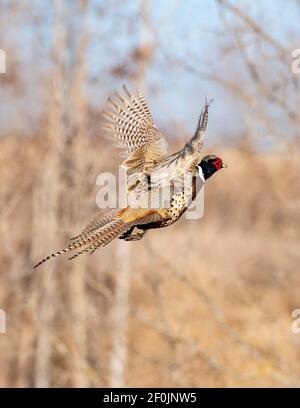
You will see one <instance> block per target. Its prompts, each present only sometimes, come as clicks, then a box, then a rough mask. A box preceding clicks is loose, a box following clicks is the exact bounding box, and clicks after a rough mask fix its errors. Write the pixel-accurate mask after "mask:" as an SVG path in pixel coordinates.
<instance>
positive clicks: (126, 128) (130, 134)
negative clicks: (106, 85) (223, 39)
mask: <svg viewBox="0 0 300 408" xmlns="http://www.w3.org/2000/svg"><path fill="white" fill-rule="evenodd" d="M123 89H124V93H125V95H126V96H122V95H120V94H119V93H117V92H116V93H115V94H114V98H109V102H110V105H111V106H110V109H109V110H105V111H104V112H103V118H104V125H103V129H104V130H105V132H106V134H107V136H108V137H109V138H110V139H113V140H114V142H115V144H116V145H117V146H118V147H121V148H123V149H125V154H126V157H127V159H126V160H125V161H124V162H123V165H124V166H125V167H126V168H127V172H128V175H131V174H134V173H138V172H144V171H151V167H153V166H154V164H155V163H157V162H160V161H161V160H163V159H165V158H166V157H167V156H168V154H169V149H168V145H167V142H166V139H165V138H164V136H163V135H162V134H161V133H160V132H159V130H158V129H157V128H156V126H155V124H154V121H153V118H152V115H151V112H150V108H149V106H148V104H147V102H146V100H145V98H144V96H143V95H142V94H141V92H140V91H139V90H137V95H133V94H132V93H130V92H129V91H128V89H127V88H126V86H123Z"/></svg>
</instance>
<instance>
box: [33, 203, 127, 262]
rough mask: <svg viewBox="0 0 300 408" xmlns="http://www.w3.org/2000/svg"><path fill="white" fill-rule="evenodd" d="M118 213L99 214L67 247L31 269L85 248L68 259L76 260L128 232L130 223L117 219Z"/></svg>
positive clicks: (110, 211) (114, 210) (117, 211)
mask: <svg viewBox="0 0 300 408" xmlns="http://www.w3.org/2000/svg"><path fill="white" fill-rule="evenodd" d="M118 213H119V210H116V209H112V210H109V211H105V212H104V213H100V214H99V215H98V216H96V217H95V218H94V219H93V220H92V221H91V222H90V223H89V224H88V225H87V226H86V228H85V229H84V230H83V232H82V233H81V234H79V235H78V236H77V237H74V238H73V239H72V242H71V244H70V245H69V246H67V247H66V248H64V249H62V250H60V251H57V252H54V253H53V254H51V255H49V256H47V257H46V258H44V259H42V260H41V261H40V262H39V263H37V264H36V265H35V266H34V267H33V269H35V268H37V267H38V266H40V265H41V264H43V263H44V262H46V261H48V260H49V259H50V258H56V257H57V256H59V255H62V254H65V253H67V252H70V251H73V250H74V249H77V248H82V247H86V248H84V249H82V250H81V251H79V252H78V253H77V254H74V255H73V256H71V257H70V258H69V259H73V258H76V257H77V256H78V255H81V254H83V253H85V252H91V250H93V252H94V250H95V249H97V248H98V247H100V246H105V245H107V244H108V243H110V242H111V241H112V240H113V239H115V238H117V237H119V236H120V235H122V234H123V233H125V232H126V231H128V230H129V229H130V228H131V226H132V223H130V222H129V223H128V222H124V221H122V220H121V219H120V218H119V216H118ZM94 243H95V244H96V248H95V247H94V246H93V244H94ZM94 248H95V249H94Z"/></svg>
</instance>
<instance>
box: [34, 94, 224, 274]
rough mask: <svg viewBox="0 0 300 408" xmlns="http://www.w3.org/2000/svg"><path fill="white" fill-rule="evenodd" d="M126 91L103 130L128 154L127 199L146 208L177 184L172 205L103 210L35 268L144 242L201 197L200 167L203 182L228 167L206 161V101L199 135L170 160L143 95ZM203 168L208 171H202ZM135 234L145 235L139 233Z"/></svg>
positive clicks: (113, 100)
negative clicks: (147, 201) (116, 242)
mask: <svg viewBox="0 0 300 408" xmlns="http://www.w3.org/2000/svg"><path fill="white" fill-rule="evenodd" d="M123 89H124V93H125V96H122V95H120V94H119V93H115V94H114V97H113V98H109V102H110V107H111V108H110V109H108V110H105V111H104V112H103V119H104V124H103V130H104V131H105V133H106V136H107V137H109V138H112V139H113V140H114V142H115V143H116V145H117V146H118V147H121V148H123V150H125V156H126V158H125V160H124V161H123V163H122V165H123V166H124V167H125V169H126V171H127V176H128V184H127V189H128V195H129V196H130V195H131V194H134V195H137V196H138V197H140V200H141V201H140V203H142V202H144V201H143V200H142V198H143V197H145V195H146V197H148V196H149V193H150V194H151V192H155V191H159V190H161V189H163V188H164V187H166V186H170V185H172V188H173V187H174V186H175V187H174V192H173V193H172V195H171V199H170V202H169V203H168V205H167V206H166V207H164V206H162V208H155V209H154V208H143V207H142V204H141V205H140V206H137V207H135V208H132V207H131V206H128V207H127V208H123V209H104V210H102V211H100V213H99V214H97V215H96V216H95V217H94V218H93V219H92V220H91V221H90V222H89V223H88V224H87V226H86V227H85V229H84V230H83V231H82V232H81V233H80V234H79V235H77V236H75V237H74V238H71V243H70V244H69V245H68V246H67V247H66V248H64V249H62V250H60V251H57V252H55V253H53V254H51V255H49V256H47V257H46V258H44V259H43V260H42V261H40V262H39V263H38V264H37V265H35V267H34V268H36V267H38V266H39V265H41V264H42V263H43V262H45V261H47V260H49V259H50V258H52V257H56V256H59V255H61V254H64V253H68V252H71V251H74V250H76V249H80V251H79V252H77V253H75V254H74V255H73V256H71V257H70V258H69V259H73V258H75V257H77V256H78V255H81V254H83V253H86V252H88V253H93V252H95V251H96V250H97V249H98V248H99V247H104V246H105V245H107V244H108V243H110V242H111V241H112V240H113V239H115V238H120V239H124V240H126V241H132V240H137V239H141V238H142V237H143V235H144V234H145V232H146V231H147V230H149V229H154V228H162V227H166V226H168V225H170V224H172V223H174V222H176V221H177V220H178V219H179V218H180V217H181V216H182V214H183V213H184V212H185V211H186V209H187V208H188V206H189V205H190V203H191V202H192V200H193V199H194V198H195V196H196V182H195V180H196V175H197V174H198V171H199V166H201V169H202V170H203V171H202V170H201V174H202V175H203V177H204V178H203V180H204V179H206V178H209V177H210V176H211V175H212V174H213V173H214V172H215V171H217V170H219V168H220V166H221V167H223V165H222V160H221V159H219V158H217V157H216V156H206V158H208V157H211V158H210V159H207V160H206V161H205V159H206V158H204V159H202V161H201V156H202V155H201V148H202V139H203V136H204V134H205V131H206V128H207V122H208V107H209V104H208V103H207V102H206V104H205V106H204V108H203V110H202V112H201V115H200V118H199V121H198V124H197V128H196V131H195V134H194V136H193V137H192V138H191V139H190V141H189V142H187V143H186V145H185V146H184V147H183V149H181V150H180V151H179V152H177V153H175V154H172V155H170V154H169V148H168V144H167V142H166V139H165V138H164V136H163V135H162V134H161V132H160V131H159V130H158V129H157V127H156V125H155V124H154V121H153V118H152V115H151V112H150V108H149V106H148V104H147V102H146V100H145V98H144V96H143V95H142V94H141V92H140V91H139V90H138V91H137V94H136V95H133V94H132V93H130V92H129V91H128V89H127V88H126V87H125V86H124V87H123ZM217 160H219V161H218V165H217V164H216V163H217V162H216V161H217ZM220 161H221V165H220ZM204 162H205V163H204ZM202 163H204V164H205V166H203V167H202ZM155 172H158V175H159V177H158V179H155V180H152V175H153V173H155ZM186 174H190V175H191V176H192V180H191V182H190V183H189V184H188V185H186V181H185V176H186ZM150 177H151V178H150ZM149 180H150V182H151V183H150V191H149ZM178 186H179V187H178ZM183 186H184V188H183ZM135 229H138V230H140V231H142V232H140V233H134V230H135Z"/></svg>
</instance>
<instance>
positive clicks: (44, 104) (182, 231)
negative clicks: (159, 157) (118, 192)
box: [0, 0, 300, 387]
mask: <svg viewBox="0 0 300 408" xmlns="http://www.w3.org/2000/svg"><path fill="white" fill-rule="evenodd" d="M0 13H1V14H0V48H1V49H2V50H4V51H5V53H6V73H5V74H0V87H1V89H0V91H1V93H0V94H1V109H0V134H1V138H0V146H1V147H0V174H1V185H0V201H1V220H0V228H1V236H2V240H1V241H2V242H1V250H0V257H1V258H0V266H1V274H0V309H2V310H4V311H5V313H6V320H7V321H6V331H7V333H6V334H0V366H1V373H0V386H1V387H4V386H8V387H42V386H44V387H48V386H50V387H51V386H57V387H66V386H71V387H79V386H81V387H88V386H90V387H102V386H108V387H109V386H119V387H123V386H129V387H135V386H138V387H142V386H144V387H146V386H162V387H163V386H172V387H176V386H181V387H187V386H192V387H202V386H208V387H228V386H237V387H241V386H246V387H248V386H255V387H262V386H271V387H281V386H283V387H287V386H292V387H296V386H299V385H300V367H299V359H300V334H298V335H297V334H295V333H293V332H292V330H291V324H292V321H293V319H292V316H291V313H292V311H293V310H294V309H297V308H300V296H299V295H300V292H299V285H300V276H299V260H300V252H299V244H300V228H299V227H300V218H299V209H300V179H299V172H300V161H299V141H300V130H299V125H300V112H299V106H300V94H299V91H300V73H297V72H296V71H295V69H293V62H294V63H295V61H293V58H292V53H293V51H294V50H295V49H299V48H300V36H299V34H300V33H299V19H300V1H299V0H288V1H286V2H281V1H279V0H277V1H272V2H270V1H268V0H264V1H261V2H252V1H250V0H244V1H234V0H222V1H221V0H219V1H218V0H212V1H209V0H201V1H200V0H198V1H196V0H194V1H193V0H190V1H188V2H187V1H179V0H162V1H159V0H153V1H146V0H123V1H117V0H109V1H101V0H90V1H88V0H82V1H80V0H74V1H71V0H57V1H51V2H49V1H46V0H39V1H37V0H32V1H28V0H26V1H15V0H1V2H0ZM294 65H295V64H294ZM293 71H294V72H293ZM123 83H126V84H127V85H128V87H129V88H131V89H134V86H135V84H138V85H139V86H140V88H141V89H142V90H143V92H144V94H145V95H146V97H147V99H148V101H149V104H150V106H151V109H152V111H153V116H154V118H155V122H156V123H157V125H158V127H159V128H160V130H162V131H163V132H164V133H165V134H166V137H167V139H168V141H169V143H170V145H171V149H172V151H173V152H174V151H176V150H177V149H179V148H180V147H182V146H183V144H184V143H185V141H186V140H187V139H188V138H189V137H190V136H191V135H192V134H193V131H194V129H195V126H196V122H197V118H198V115H199V113H200V110H201V108H202V105H203V103H204V100H205V96H207V98H213V99H214V103H213V105H212V107H211V109H210V116H209V125H208V132H207V135H206V140H205V149H204V153H205V154H206V153H215V154H219V155H220V156H221V157H222V158H223V160H224V162H226V163H228V165H229V168H228V169H226V170H224V171H222V172H220V173H218V174H217V175H216V176H215V177H214V178H213V179H212V180H210V182H209V183H208V184H207V186H206V189H205V213H204V217H203V218H202V219H199V220H185V219H184V218H182V219H181V220H180V221H179V222H178V223H176V224H175V225H173V226H171V227H169V228H167V229H162V230H159V231H155V230H154V231H152V232H149V234H147V235H146V237H145V238H144V239H143V240H142V241H140V242H135V243H126V242H125V243H124V242H121V241H114V242H113V243H112V244H111V245H109V246H108V247H106V248H104V249H101V250H98V251H97V252H96V253H95V254H94V255H93V256H82V257H79V258H77V259H76V261H74V262H68V261H67V259H64V258H57V259H56V260H54V261H52V262H48V263H46V264H45V265H43V267H41V268H39V269H37V270H35V271H34V272H33V271H32V266H33V265H34V264H35V263H36V262H37V261H38V260H39V259H40V258H42V257H44V256H45V255H47V254H48V253H49V252H51V251H52V250H56V249H59V248H61V247H63V246H64V245H65V242H66V240H67V239H68V238H69V237H70V236H73V235H75V234H76V233H78V232H79V231H80V230H81V229H82V227H83V226H84V225H85V223H86V222H87V221H89V220H90V219H91V218H92V217H93V215H94V214H95V213H96V212H97V211H98V209H97V206H96V194H97V191H98V189H99V186H96V184H95V181H96V177H97V175H98V174H99V173H101V172H103V171H111V172H114V173H115V174H118V165H119V163H120V162H121V158H120V157H119V155H118V151H117V150H116V149H115V148H113V147H112V146H111V144H110V143H109V142H108V141H106V140H105V139H104V138H103V137H102V135H101V131H100V120H101V119H100V113H101V110H102V109H103V108H104V107H105V105H106V100H107V97H108V96H109V94H111V93H112V92H113V91H114V90H118V89H120V88H121V86H122V84H123Z"/></svg>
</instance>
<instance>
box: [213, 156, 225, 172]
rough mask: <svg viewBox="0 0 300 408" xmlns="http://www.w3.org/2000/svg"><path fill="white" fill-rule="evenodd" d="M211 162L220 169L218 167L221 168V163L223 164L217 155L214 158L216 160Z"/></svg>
mask: <svg viewBox="0 0 300 408" xmlns="http://www.w3.org/2000/svg"><path fill="white" fill-rule="evenodd" d="M213 164H214V166H215V168H216V169H217V170H220V168H221V167H222V165H223V162H222V159H220V158H219V157H218V158H216V160H215V161H214V162H213Z"/></svg>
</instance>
